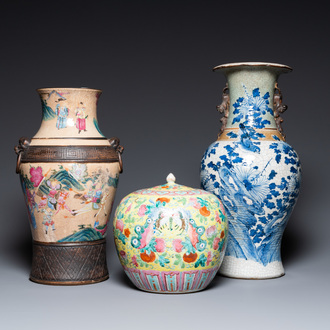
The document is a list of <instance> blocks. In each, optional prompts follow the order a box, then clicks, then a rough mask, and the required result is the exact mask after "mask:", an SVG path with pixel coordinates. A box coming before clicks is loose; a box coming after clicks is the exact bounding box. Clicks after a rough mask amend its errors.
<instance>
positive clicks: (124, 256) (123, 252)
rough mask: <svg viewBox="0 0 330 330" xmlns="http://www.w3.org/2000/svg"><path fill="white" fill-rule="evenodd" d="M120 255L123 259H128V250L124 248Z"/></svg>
mask: <svg viewBox="0 0 330 330" xmlns="http://www.w3.org/2000/svg"><path fill="white" fill-rule="evenodd" d="M119 254H120V256H121V257H122V258H123V259H127V255H126V252H125V251H124V250H121V251H120V252H119Z"/></svg>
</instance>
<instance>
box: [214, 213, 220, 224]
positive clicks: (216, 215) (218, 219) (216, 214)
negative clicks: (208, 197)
mask: <svg viewBox="0 0 330 330" xmlns="http://www.w3.org/2000/svg"><path fill="white" fill-rule="evenodd" d="M215 220H216V221H217V222H219V223H221V219H220V217H219V213H218V212H215Z"/></svg>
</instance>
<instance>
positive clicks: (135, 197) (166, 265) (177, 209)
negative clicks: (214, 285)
mask: <svg viewBox="0 0 330 330" xmlns="http://www.w3.org/2000/svg"><path fill="white" fill-rule="evenodd" d="M114 237H115V243H116V247H117V252H118V256H119V258H120V262H121V264H122V265H123V267H124V269H125V272H126V274H127V275H128V277H129V278H130V279H131V281H132V282H133V283H134V284H135V285H136V286H137V287H138V288H140V289H142V290H146V291H153V292H161V293H180V292H193V291H198V290H201V289H203V288H205V287H206V286H207V285H208V284H209V283H210V281H211V280H212V279H213V277H214V276H215V274H216V272H217V270H218V269H219V267H220V264H221V261H222V259H223V256H224V250H225V246H226V238H227V218H226V216H225V212H224V209H223V206H222V204H221V202H220V200H219V199H218V198H217V197H216V196H214V195H213V194H210V193H208V192H206V191H202V190H198V189H192V188H188V187H185V186H181V185H178V184H175V183H173V182H169V183H167V184H164V185H160V186H157V187H154V188H150V189H142V190H139V191H136V192H133V193H131V194H129V195H128V196H126V197H125V198H124V199H123V200H122V201H121V203H120V204H119V206H118V208H117V210H116V214H115V218H114Z"/></svg>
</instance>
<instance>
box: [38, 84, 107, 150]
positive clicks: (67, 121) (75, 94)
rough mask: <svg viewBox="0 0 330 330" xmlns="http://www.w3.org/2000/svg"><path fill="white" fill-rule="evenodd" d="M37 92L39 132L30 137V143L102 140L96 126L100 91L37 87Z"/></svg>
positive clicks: (103, 138) (101, 135)
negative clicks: (39, 116) (39, 120)
mask: <svg viewBox="0 0 330 330" xmlns="http://www.w3.org/2000/svg"><path fill="white" fill-rule="evenodd" d="M37 92H38V93H39V96H40V99H41V106H42V121H41V126H40V128H39V131H38V132H37V134H36V135H35V136H34V137H33V139H32V143H33V144H45V143H46V144H58V143H61V144H62V143H64V144H67V143H66V140H68V139H70V140H71V141H72V140H76V141H81V140H85V141H88V140H89V141H90V140H105V137H104V136H103V134H102V133H101V131H100V129H99V126H98V121H97V113H96V109H97V102H98V99H99V97H100V95H101V93H102V91H101V90H99V89H90V88H40V89H38V90H37ZM54 141H55V142H54ZM59 141H61V142H59ZM71 141H70V143H71ZM67 142H69V141H67ZM77 143H78V144H79V142H77Z"/></svg>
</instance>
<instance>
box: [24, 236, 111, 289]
mask: <svg viewBox="0 0 330 330" xmlns="http://www.w3.org/2000/svg"><path fill="white" fill-rule="evenodd" d="M108 278H109V273H108V267H107V262H106V240H105V239H101V240H97V241H90V242H72V243H71V242H70V243H43V242H37V241H34V242H33V259H32V270H31V274H30V280H31V281H33V282H36V283H40V284H50V285H82V284H93V283H98V282H102V281H105V280H106V279H108Z"/></svg>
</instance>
